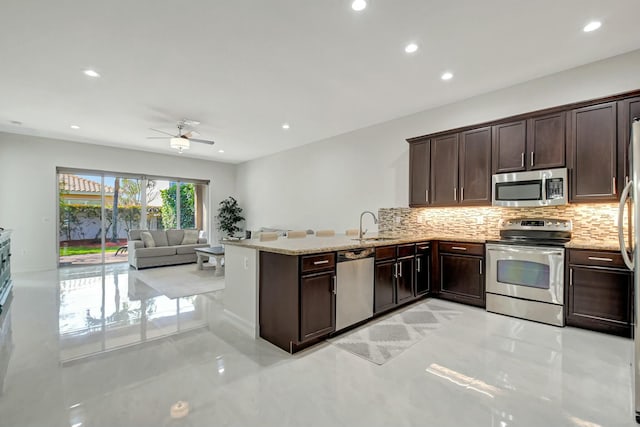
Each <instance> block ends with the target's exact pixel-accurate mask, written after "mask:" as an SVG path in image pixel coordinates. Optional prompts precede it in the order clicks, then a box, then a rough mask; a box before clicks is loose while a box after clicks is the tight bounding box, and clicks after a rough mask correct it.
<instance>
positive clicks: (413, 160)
mask: <svg viewBox="0 0 640 427" xmlns="http://www.w3.org/2000/svg"><path fill="white" fill-rule="evenodd" d="M430 159H431V151H430V143H429V140H428V139H427V140H425V141H420V142H415V143H413V144H411V145H410V146H409V205H410V206H413V207H419V206H428V205H429V179H430V177H429V171H430V170H431V169H430V167H429V166H430V165H429V162H430Z"/></svg>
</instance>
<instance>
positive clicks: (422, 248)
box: [418, 246, 429, 251]
mask: <svg viewBox="0 0 640 427" xmlns="http://www.w3.org/2000/svg"><path fill="white" fill-rule="evenodd" d="M427 249H429V246H418V250H419V251H425V250H427Z"/></svg>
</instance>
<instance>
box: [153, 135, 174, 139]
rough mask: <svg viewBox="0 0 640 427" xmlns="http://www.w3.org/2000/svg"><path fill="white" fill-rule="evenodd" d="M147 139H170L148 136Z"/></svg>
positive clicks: (167, 137) (168, 137)
mask: <svg viewBox="0 0 640 427" xmlns="http://www.w3.org/2000/svg"><path fill="white" fill-rule="evenodd" d="M147 139H171V137H170V136H148V137H147Z"/></svg>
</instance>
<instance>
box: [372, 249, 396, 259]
mask: <svg viewBox="0 0 640 427" xmlns="http://www.w3.org/2000/svg"><path fill="white" fill-rule="evenodd" d="M395 257H396V247H395V246H382V247H379V248H376V261H379V260H383V259H390V258H395Z"/></svg>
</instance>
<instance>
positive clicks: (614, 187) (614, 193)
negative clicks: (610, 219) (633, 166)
mask: <svg viewBox="0 0 640 427" xmlns="http://www.w3.org/2000/svg"><path fill="white" fill-rule="evenodd" d="M611 190H612V192H613V195H614V196H617V195H618V190H617V189H616V177H615V176H614V177H611Z"/></svg>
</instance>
